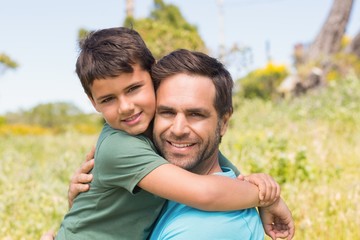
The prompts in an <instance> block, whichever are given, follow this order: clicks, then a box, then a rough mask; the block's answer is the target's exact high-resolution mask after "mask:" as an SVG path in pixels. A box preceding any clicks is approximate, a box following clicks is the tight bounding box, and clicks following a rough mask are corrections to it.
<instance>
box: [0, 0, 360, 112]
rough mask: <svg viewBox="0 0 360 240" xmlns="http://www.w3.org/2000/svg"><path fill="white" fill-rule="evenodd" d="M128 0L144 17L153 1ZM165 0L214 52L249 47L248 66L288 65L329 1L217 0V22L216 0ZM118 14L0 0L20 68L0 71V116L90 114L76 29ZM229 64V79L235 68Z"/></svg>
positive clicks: (116, 0)
mask: <svg viewBox="0 0 360 240" xmlns="http://www.w3.org/2000/svg"><path fill="white" fill-rule="evenodd" d="M134 1H135V17H136V18H140V17H147V16H148V15H149V13H150V12H151V10H152V8H153V0H134ZM164 1H165V3H171V4H174V5H176V6H178V7H179V9H180V11H181V13H182V14H183V16H184V17H185V19H186V20H187V21H188V22H189V23H191V24H193V25H196V26H197V28H198V30H199V33H200V36H201V37H202V39H203V40H204V41H205V44H206V46H207V47H208V49H209V50H210V55H212V56H213V57H217V53H218V49H219V47H218V46H219V44H220V43H221V42H224V44H225V46H226V47H230V46H232V45H233V44H237V45H238V46H243V47H249V48H251V50H252V55H253V56H252V59H253V61H252V65H251V66H249V67H248V69H247V70H251V69H254V68H259V67H263V66H265V64H266V62H267V59H268V57H269V56H270V57H271V59H272V61H273V62H274V63H276V64H285V65H287V66H291V62H292V59H291V53H292V49H293V46H294V44H296V43H299V42H302V43H310V42H311V41H313V39H314V38H315V37H316V35H317V33H318V32H319V30H320V28H321V26H322V25H323V23H324V21H325V20H326V17H327V16H328V14H329V12H330V8H331V5H332V2H333V0H222V8H221V9H222V10H221V12H222V15H223V18H222V20H221V18H220V17H219V16H220V14H219V12H220V11H219V5H218V3H219V1H220V0H192V1H190V0H188V1H186V0H164ZM359 1H360V0H354V6H353V10H352V14H351V16H350V21H349V24H348V26H347V32H346V34H347V35H348V36H350V37H352V36H355V34H356V33H358V32H359V31H360V3H359ZM124 18H125V0H105V1H98V0H61V1H60V0H58V1H54V0H52V1H51V0H31V1H24V0H11V1H5V0H4V1H2V3H1V5H0V31H1V32H0V53H5V54H7V55H8V56H10V57H11V58H12V59H13V60H15V61H16V62H17V63H18V64H19V67H18V68H17V69H16V70H11V69H10V70H6V71H2V72H0V114H5V113H7V112H16V111H19V110H28V109H30V108H32V107H34V106H36V105H38V104H45V103H53V102H69V103H73V104H75V105H76V106H77V107H79V108H80V109H81V110H83V111H84V112H89V113H91V112H95V111H94V110H93V107H92V105H91V103H90V101H89V100H88V98H87V97H86V95H85V94H84V92H83V89H82V87H81V85H80V81H79V80H78V78H77V76H76V74H75V62H76V58H77V55H78V47H77V42H76V39H77V31H78V30H79V29H80V28H86V29H89V30H96V29H101V28H109V27H116V26H121V25H122V23H123V21H124ZM221 23H222V24H221ZM220 33H223V35H222V36H223V37H222V38H221V37H219V36H221V35H220ZM174 50H175V49H174ZM230 70H231V72H232V74H233V77H234V78H235V77H236V76H237V75H238V74H239V72H238V71H235V70H232V69H230ZM234 75H235V76H234Z"/></svg>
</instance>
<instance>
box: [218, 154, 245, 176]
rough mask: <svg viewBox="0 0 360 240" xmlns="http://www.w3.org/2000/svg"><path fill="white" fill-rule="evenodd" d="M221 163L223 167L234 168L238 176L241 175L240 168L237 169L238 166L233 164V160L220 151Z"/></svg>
mask: <svg viewBox="0 0 360 240" xmlns="http://www.w3.org/2000/svg"><path fill="white" fill-rule="evenodd" d="M219 163H220V166H221V167H228V168H230V169H231V170H233V171H234V173H235V175H236V176H239V175H240V171H239V169H237V167H236V166H235V165H234V164H232V162H230V161H229V160H228V159H227V158H226V157H225V156H224V155H222V153H221V152H219Z"/></svg>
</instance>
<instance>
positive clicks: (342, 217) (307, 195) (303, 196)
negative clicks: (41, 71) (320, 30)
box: [0, 77, 360, 240]
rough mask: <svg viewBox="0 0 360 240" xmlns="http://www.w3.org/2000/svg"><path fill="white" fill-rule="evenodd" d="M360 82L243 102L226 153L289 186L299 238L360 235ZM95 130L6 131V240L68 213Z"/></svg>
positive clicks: (0, 176)
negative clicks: (73, 182) (70, 191)
mask: <svg viewBox="0 0 360 240" xmlns="http://www.w3.org/2000/svg"><path fill="white" fill-rule="evenodd" d="M359 92H360V80H359V79H357V78H355V77H352V78H351V77H350V78H349V79H346V80H343V81H341V82H338V83H337V84H331V85H330V86H329V87H328V88H326V89H322V90H318V91H316V92H313V93H310V94H308V95H306V96H304V97H301V98H297V99H293V100H288V101H282V102H278V103H272V102H263V101H260V100H246V101H245V100H241V101H236V105H237V109H236V111H235V113H234V115H233V119H232V122H231V127H230V129H229V131H228V133H227V134H226V136H225V137H224V138H223V141H222V144H221V149H222V151H223V153H224V154H225V155H226V156H228V157H229V158H230V159H232V161H233V162H234V163H235V164H236V165H237V166H238V167H239V169H241V171H242V172H243V173H244V174H247V173H250V172H265V173H269V174H271V175H272V176H273V177H274V178H275V179H277V180H278V181H279V183H280V184H281V186H282V196H283V198H284V199H285V201H286V202H287V203H288V205H289V207H290V209H291V210H292V212H293V216H294V219H295V224H296V234H295V239H324V240H325V239H326V240H328V239H360V227H359V226H360V218H359V216H360V206H359V203H360V174H359V170H360V94H359ZM96 137H97V136H96V135H83V134H78V133H65V134H61V135H51V134H49V135H2V136H0V161H1V164H0V239H6V240H11V239H39V238H40V236H41V234H43V233H44V232H46V231H47V230H49V229H54V230H56V229H57V228H58V227H59V224H60V222H61V220H62V218H63V215H64V214H65V213H66V212H67V199H66V197H67V187H68V183H69V178H70V176H71V175H72V173H73V172H74V170H75V169H77V168H78V166H79V165H80V163H81V162H82V161H83V160H84V156H85V154H86V152H87V151H88V150H89V149H90V148H91V146H92V145H93V144H94V143H95V141H96Z"/></svg>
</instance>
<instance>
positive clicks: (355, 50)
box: [346, 31, 360, 60]
mask: <svg viewBox="0 0 360 240" xmlns="http://www.w3.org/2000/svg"><path fill="white" fill-rule="evenodd" d="M346 52H347V53H350V54H354V55H355V56H357V57H358V58H359V60H360V31H359V32H358V34H357V35H356V36H355V37H354V39H353V40H352V41H351V43H350V44H349V46H348V48H347V49H346Z"/></svg>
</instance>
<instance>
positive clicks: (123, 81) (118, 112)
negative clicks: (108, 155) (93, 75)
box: [90, 65, 155, 135]
mask: <svg viewBox="0 0 360 240" xmlns="http://www.w3.org/2000/svg"><path fill="white" fill-rule="evenodd" d="M91 93H92V98H90V100H91V102H92V104H93V106H94V107H95V109H96V111H98V112H100V113H102V115H103V117H104V118H105V120H106V122H107V123H108V124H109V125H110V126H111V127H112V128H115V129H119V130H123V131H125V132H127V133H129V134H131V135H137V134H140V133H143V132H145V131H146V130H147V129H148V127H149V124H150V122H151V120H152V119H153V117H154V114H155V92H154V87H153V84H152V81H151V77H150V74H149V72H147V71H145V70H142V69H141V68H140V67H139V66H138V65H135V66H134V72H133V73H123V74H121V75H120V76H117V77H114V78H106V79H96V80H95V81H94V83H93V85H92V87H91Z"/></svg>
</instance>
